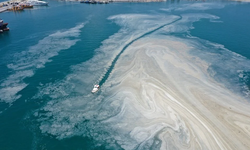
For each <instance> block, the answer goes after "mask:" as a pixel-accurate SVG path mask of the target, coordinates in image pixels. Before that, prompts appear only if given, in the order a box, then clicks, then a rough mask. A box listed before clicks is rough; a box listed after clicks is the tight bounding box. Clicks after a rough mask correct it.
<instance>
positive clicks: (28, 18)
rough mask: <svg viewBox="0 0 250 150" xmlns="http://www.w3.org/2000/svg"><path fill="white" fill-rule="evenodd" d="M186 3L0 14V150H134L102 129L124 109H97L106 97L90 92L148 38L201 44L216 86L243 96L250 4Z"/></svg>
mask: <svg viewBox="0 0 250 150" xmlns="http://www.w3.org/2000/svg"><path fill="white" fill-rule="evenodd" d="M192 4H193V3H191V2H190V3H184V2H183V3H182V2H161V3H111V4H108V5H86V4H80V3H77V2H57V1H49V6H48V7H35V8H34V9H30V10H29V9H27V10H24V11H23V12H4V13H1V14H0V18H2V19H4V21H5V22H8V23H9V28H10V31H9V32H6V33H4V34H0V84H1V87H0V133H1V134H0V149H24V150H25V149H53V150H55V149H60V150H62V149H65V150H66V149H130V148H124V143H122V141H123V140H122V139H119V140H117V139H116V138H114V137H113V135H119V134H124V136H125V137H127V135H126V134H125V133H123V132H122V133H120V132H119V130H118V129H116V130H115V131H113V130H111V129H109V127H107V126H103V125H102V124H100V123H99V122H101V120H102V118H98V113H100V112H105V113H107V116H106V118H110V117H112V116H114V115H115V114H117V113H118V112H119V109H120V106H117V107H110V108H109V107H106V108H103V107H102V106H103V105H102V104H103V103H105V97H107V95H105V92H103V93H104V94H103V95H102V93H101V92H99V93H97V95H98V96H99V97H98V98H96V99H95V98H93V95H90V94H89V91H91V88H92V85H93V84H96V83H99V84H101V85H105V83H106V82H107V80H108V78H109V75H110V73H112V71H113V69H114V68H115V64H116V63H117V60H119V58H120V57H122V53H123V52H124V51H126V48H127V47H128V46H130V45H131V44H132V43H134V42H136V41H137V40H139V39H141V38H143V37H147V36H150V35H151V34H157V33H158V34H166V35H171V36H173V37H180V38H183V39H188V40H190V39H194V41H195V42H193V45H198V44H197V43H201V44H202V45H203V46H204V47H200V46H199V45H198V47H197V49H196V51H192V52H190V53H191V54H192V55H194V56H197V57H199V58H201V59H203V60H205V61H207V62H208V63H209V64H211V65H210V66H209V68H208V71H209V72H211V76H212V77H213V78H215V79H216V81H218V82H219V83H222V84H224V85H225V86H226V87H227V88H228V89H230V90H231V91H233V92H236V93H238V94H240V95H242V96H243V97H245V98H246V99H248V100H249V93H248V92H249V87H250V79H249V74H250V60H249V59H250V44H249V41H250V32H249V31H250V17H249V15H248V14H249V13H250V4H248V3H236V2H235V3H234V2H231V3H229V2H217V3H216V2H211V3H209V2H208V3H202V2H201V3H200V2H199V3H198V4H199V5H195V6H194V7H192ZM189 5H191V6H189ZM120 14H122V15H123V16H119V15H120ZM141 14H143V15H148V16H149V17H148V16H141ZM136 15H138V16H136ZM134 16H136V17H134ZM150 16H153V17H150ZM133 17H134V18H133ZM168 17H169V18H168ZM185 18H187V19H186V20H184V19H185ZM171 19H172V21H171ZM169 20H170V21H169ZM182 20H184V21H183V22H180V21H182ZM168 21H169V22H168ZM179 22H180V23H179ZM170 25H174V26H173V27H172V28H171V29H166V28H167V27H168V26H170ZM162 30H165V31H164V32H162ZM160 32H162V33H160ZM196 42H197V43H196ZM211 43H213V44H211ZM238 54H239V55H238ZM210 55H211V56H212V55H213V56H216V57H210ZM238 57H239V58H238ZM95 63H96V64H98V65H95ZM106 84H109V83H106ZM89 99H91V100H93V101H94V102H90V101H88V100H89ZM69 101H75V103H73V104H68V103H67V102H69ZM60 102H63V103H62V104H60ZM69 105H71V106H70V107H65V106H69ZM95 110H102V111H100V112H99V111H96V112H95ZM90 112H92V113H91V114H88V115H85V114H87V113H90ZM81 114H82V115H81ZM78 115H80V116H78ZM76 118H77V119H76ZM107 137H109V138H107ZM124 141H125V140H124ZM128 141H129V140H128ZM137 148H138V149H139V146H137ZM158 148H159V147H158ZM135 149H136V148H135ZM148 149H157V145H156V146H155V145H154V144H151V145H150V146H149V147H148Z"/></svg>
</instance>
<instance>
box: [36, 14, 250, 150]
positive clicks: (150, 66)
mask: <svg viewBox="0 0 250 150" xmlns="http://www.w3.org/2000/svg"><path fill="white" fill-rule="evenodd" d="M178 18H179V17H178V16H175V15H142V14H123V15H116V16H112V17H110V18H109V19H110V20H112V21H115V22H116V23H117V24H119V25H120V26H121V30H120V31H119V32H118V33H116V34H114V35H112V36H110V37H109V38H108V39H107V40H105V41H104V42H103V43H102V46H101V47H100V48H99V49H97V50H96V55H95V56H94V57H93V58H92V59H91V60H89V61H87V62H83V63H81V64H79V65H75V66H73V67H72V73H71V74H69V75H67V76H66V78H65V79H63V80H61V81H57V82H55V83H49V84H47V85H44V86H42V87H40V90H39V93H37V95H36V96H35V97H34V98H40V99H43V98H45V97H47V96H48V97H50V101H49V102H48V103H47V104H46V105H45V106H44V107H42V108H40V109H38V110H37V111H36V112H35V113H34V117H36V121H37V122H36V123H37V124H38V126H39V129H40V130H41V132H42V133H43V134H49V135H53V136H54V137H56V138H57V139H65V138H71V137H73V136H86V137H89V138H91V139H94V140H95V141H96V146H100V145H104V146H106V148H107V149H203V150H204V149H220V150H222V149H248V148H249V147H250V145H249V142H248V141H249V140H250V138H249V137H250V136H249V135H250V134H249V130H248V128H249V127H250V126H249V124H250V113H249V111H248V110H249V103H242V102H244V101H246V97H244V96H242V95H240V94H239V92H236V91H234V90H230V89H229V88H228V87H232V86H234V85H237V84H234V83H233V84H231V85H230V86H228V85H227V82H224V80H223V79H225V81H228V80H230V79H231V77H232V76H234V75H236V74H237V73H238V75H237V76H238V77H239V76H241V77H244V75H239V73H242V70H240V69H238V68H243V70H244V71H245V70H248V69H249V67H248V66H249V60H247V59H246V58H244V57H242V56H240V55H236V54H235V53H232V52H231V51H229V50H226V49H224V48H223V47H221V45H218V44H215V43H211V42H209V41H205V40H202V39H199V38H196V37H192V36H190V35H189V34H188V30H190V29H191V28H192V23H193V22H195V21H198V20H199V19H202V18H207V19H211V20H214V19H218V17H216V16H213V15H209V14H205V15H204V14H183V15H182V19H181V20H179V21H177V22H174V23H173V24H171V25H167V26H163V25H164V24H168V23H171V22H173V21H174V20H176V19H178ZM138 24H140V26H138ZM160 26H163V27H162V28H161V29H159V30H157V31H156V32H150V31H152V30H155V29H157V28H159V27H160ZM146 33H150V34H148V35H147V36H143V37H141V36H142V35H144V34H146ZM175 33H176V34H175ZM180 33H183V34H182V36H177V35H179V34H180ZM184 33H185V34H184ZM138 37H141V38H138ZM135 39H137V40H135ZM131 41H133V42H132V43H131ZM129 43H131V44H130V45H129V46H128V47H127V48H126V50H125V51H124V53H122V55H121V56H120V57H119V59H118V61H117V62H116V64H115V66H114V68H113V70H112V72H111V74H110V76H109V77H108V79H107V80H106V82H105V83H104V84H103V85H102V87H101V89H100V91H99V92H98V93H96V94H91V93H90V92H91V89H92V87H93V84H95V83H98V82H99V81H100V80H101V79H102V77H103V75H104V73H105V71H107V68H108V67H109V66H110V65H111V63H112V60H113V59H114V58H115V57H116V56H117V55H118V54H119V53H120V51H121V50H122V49H123V48H124V47H126V45H128V44H129ZM230 59H233V61H232V62H230V61H229V60H230ZM220 71H222V72H220ZM230 73H231V75H232V76H231V75H229V74H230ZM223 74H227V75H229V76H223ZM233 80H234V79H233ZM235 81H236V79H235ZM230 83H232V82H230ZM235 83H236V82H235ZM234 88H236V89H237V87H236V86H235V87H234Z"/></svg>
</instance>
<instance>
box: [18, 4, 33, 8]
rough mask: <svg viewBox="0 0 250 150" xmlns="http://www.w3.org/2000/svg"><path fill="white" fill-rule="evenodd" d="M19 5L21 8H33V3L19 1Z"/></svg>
mask: <svg viewBox="0 0 250 150" xmlns="http://www.w3.org/2000/svg"><path fill="white" fill-rule="evenodd" d="M19 5H20V6H22V7H23V8H33V5H31V4H30V3H20V4H19Z"/></svg>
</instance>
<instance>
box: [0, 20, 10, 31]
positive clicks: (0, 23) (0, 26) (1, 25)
mask: <svg viewBox="0 0 250 150" xmlns="http://www.w3.org/2000/svg"><path fill="white" fill-rule="evenodd" d="M7 25H8V23H3V20H2V19H0V33H3V32H4V31H9V30H10V29H9V28H8V27H7Z"/></svg>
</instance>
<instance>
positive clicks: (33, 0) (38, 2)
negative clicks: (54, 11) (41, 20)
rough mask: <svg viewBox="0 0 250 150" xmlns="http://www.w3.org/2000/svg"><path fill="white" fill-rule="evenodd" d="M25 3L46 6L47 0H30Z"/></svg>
mask: <svg viewBox="0 0 250 150" xmlns="http://www.w3.org/2000/svg"><path fill="white" fill-rule="evenodd" d="M27 3H28V4H29V5H33V6H48V2H44V1H38V0H30V1H28V2H27Z"/></svg>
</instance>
